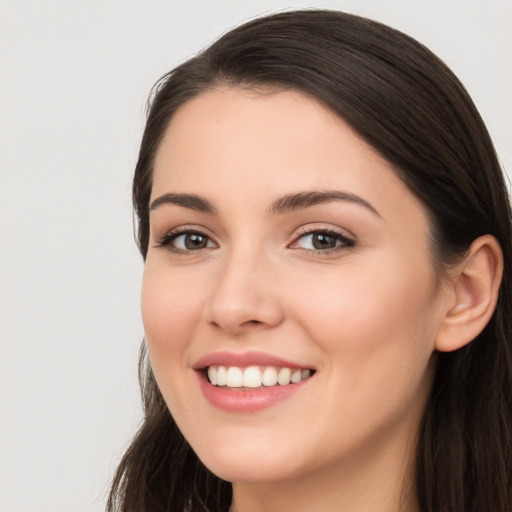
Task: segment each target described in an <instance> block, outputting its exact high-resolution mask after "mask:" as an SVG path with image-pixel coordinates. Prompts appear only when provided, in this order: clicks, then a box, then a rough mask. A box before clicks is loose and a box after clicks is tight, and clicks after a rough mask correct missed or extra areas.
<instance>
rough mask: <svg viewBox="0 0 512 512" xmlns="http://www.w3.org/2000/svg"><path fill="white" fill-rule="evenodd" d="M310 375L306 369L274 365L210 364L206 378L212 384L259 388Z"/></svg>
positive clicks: (298, 379)
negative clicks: (240, 365) (243, 366)
mask: <svg viewBox="0 0 512 512" xmlns="http://www.w3.org/2000/svg"><path fill="white" fill-rule="evenodd" d="M310 375H311V371H310V370H308V369H300V368H298V369H295V368H285V367H283V368H276V367H275V366H263V367H261V366H248V367H246V368H240V367H238V366H222V365H212V366H209V367H208V379H209V380H210V382H211V383H212V384H213V385H214V386H227V387H228V388H242V387H244V388H259V387H261V386H275V385H277V384H279V385H280V386H286V385H287V384H290V383H291V384H296V383H297V382H300V381H301V380H304V379H307V378H308V377H309V376H310Z"/></svg>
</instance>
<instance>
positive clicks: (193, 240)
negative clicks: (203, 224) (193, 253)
mask: <svg viewBox="0 0 512 512" xmlns="http://www.w3.org/2000/svg"><path fill="white" fill-rule="evenodd" d="M185 247H186V248H187V249H203V248H204V247H206V237H204V236H202V235H194V234H191V235H188V236H187V237H186V238H185Z"/></svg>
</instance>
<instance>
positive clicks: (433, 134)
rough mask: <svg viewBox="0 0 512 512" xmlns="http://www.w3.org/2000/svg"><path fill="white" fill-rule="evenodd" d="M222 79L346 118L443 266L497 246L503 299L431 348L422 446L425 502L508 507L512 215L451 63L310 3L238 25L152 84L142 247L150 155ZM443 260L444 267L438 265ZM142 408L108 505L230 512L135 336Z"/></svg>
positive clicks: (436, 506) (142, 160) (472, 508)
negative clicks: (295, 93) (485, 241)
mask: <svg viewBox="0 0 512 512" xmlns="http://www.w3.org/2000/svg"><path fill="white" fill-rule="evenodd" d="M219 84H227V85H232V86H236V87H249V88H251V87H258V86H267V87H268V86H274V87H281V88H292V89H296V90H299V91H302V92H305V93H307V94H309V95H310V96H312V97H314V98H316V99H317V100H318V101H320V102H322V103H323V104H324V105H326V106H327V107H328V108H330V109H331V110H332V111H333V112H335V113H336V114H338V115H339V116H340V117H342V118H343V119H344V120H345V121H346V122H348V123H349V124H350V125H351V126H352V128H353V129H354V130H355V131H356V132H357V133H358V134H359V135H360V136H361V137H363V138H364V139H365V140H366V142H368V143H369V144H370V145H371V146H373V147H374V148H375V149H376V150H377V151H378V152H379V153H380V154H381V155H382V156H383V157H384V158H385V159H386V160H387V161H389V162H390V163H391V164H392V165H393V166H394V168H395V170H396V172H397V174H398V175H399V176H400V178H401V179H402V180H403V181H404V183H405V184H406V185H407V186H408V187H409V189H410V190H411V191H412V193H414V194H415V195H416V196H417V197H418V198H419V200H420V201H421V202H422V203H423V204H424V206H425V207H426V209H427V211H428V213H429V216H430V221H431V238H432V245H433V248H434V252H435V255H436V261H437V262H438V264H439V268H440V269H442V268H443V265H444V264H447V263H449V262H451V261H453V260H454V259H456V258H459V257H460V256H461V255H462V254H464V252H465V251H466V250H467V248H468V247H469V245H470V244H471V242H472V241H473V240H474V239H475V238H477V237H478V236H480V235H483V234H486V233H489V234H492V235H494V236H495V237H496V238H497V239H498V241H499V243H500V244H501V247H502V250H503V253H504V259H505V271H504V275H503V281H502V285H501V289H500V296H499V300H498V305H497V307H496V310H495V312H494V315H493V317H492V319H491V320H490V322H489V324H488V325H487V327H486V328H485V329H484V331H483V332H482V333H481V334H480V335H479V336H478V337H477V338H476V339H475V340H473V341H472V342H471V343H470V344H469V345H467V346H466V347H464V348H462V349H459V350H457V351H455V352H452V353H440V354H438V363H437V370H436V375H435V380H434V384H433V389H432V393H431V396H430V400H429V402H428V405H427V408H426V411H425V415H424V418H423V422H422V426H421V432H420V439H419V443H418V447H417V460H416V479H415V492H416V494H417V496H418V500H419V503H420V509H421V511H422V512H448V511H449V512H484V511H485V512H506V511H510V510H511V509H512V336H511V334H512V326H511V322H512V300H511V293H512V288H511V284H512V283H511V268H510V263H511V261H512V259H511V258H512V238H511V213H510V206H509V201H508V197H507V190H506V185H505V183H504V178H503V173H502V171H501V168H500V165H499V162H498V159H497V157H496V154H495V151H494V148H493V145H492V142H491V139H490V137H489V134H488V132H487V130H486V128H485V125H484V123H483V121H482V119H481V117H480V115H479V113H478V111H477V109H476V107H475V106H474V104H473V102H472V101H471V99H470V98H469V96H468V94H467V92H466V91H465V89H464V87H463V86H462V85H461V83H460V82H459V81H458V80H457V78H456V77H455V76H454V75H453V73H452V72H451V71H450V70H449V69H448V68H447V67H446V65H444V64H443V63H442V62H441V61H440V60H439V59H438V58H437V57H436V56H434V55H433V54H432V53H431V52H430V51H429V50H428V49H426V48H425V47H423V46H422V45H421V44H419V43H418V42H416V41H415V40H414V39H412V38H410V37H408V36H406V35H404V34H403V33H401V32H398V31H396V30H394V29H391V28H389V27H387V26H385V25H382V24H380V23H377V22H374V21H370V20H367V19H364V18H361V17H357V16H353V15H348V14H344V13H341V12H334V11H324V10H305V11H294V12H285V13H280V14H275V15H271V16H267V17H264V18H260V19H257V20H254V21H251V22H249V23H246V24H245V25H242V26H240V27H238V28H236V29H234V30H232V31H231V32H229V33H227V34H226V35H224V36H223V37H222V38H221V39H219V40H218V41H217V42H216V43H214V44H213V45H212V46H211V47H209V48H208V49H206V50H205V51H203V52H201V53H200V54H199V55H198V56H196V57H194V58H192V59H191V60H189V61H187V62H186V63H184V64H182V65H181V66H179V67H178V68H176V69H175V70H173V71H171V72H170V73H168V74H167V75H165V76H164V77H163V78H162V79H161V80H160V81H159V82H158V84H157V85H156V87H155V89H154V91H153V95H152V98H151V100H150V104H149V109H148V118H147V124H146V128H145V131H144V136H143V139H142V144H141V148H140V154H139V160H138V163H137V167H136V170H135V177H134V181H133V203H134V208H135V213H136V215H137V219H138V232H137V241H138V245H139V249H140V251H141V253H142V255H143V257H145V256H146V253H147V248H148V239H149V211H148V206H149V197H150V194H151V186H152V169H153V159H154V156H155V152H156V150H157V148H158V145H159V143H160V141H161V139H162V136H163V134H164V131H165V129H166V127H167V125H168V124H169V121H170V119H171V118H172V116H173V114H174V113H175V112H176V110H177V109H178V108H179V107H180V106H182V105H183V104H184V103H186V102H187V101H188V100H190V99H191V98H193V97H195V96H197V95H198V94H201V93H202V92H204V91H206V90H208V89H210V88H213V87H216V86H218V85H219ZM440 271H441V270H440ZM140 380H141V388H142V397H143V402H144V420H143V423H142V426H141V428H140V430H139V432H138V433H137V435H136V436H135V438H134V440H133V442H132V444H131V446H130V447H129V448H128V450H127V452H126V454H125V455H124V457H123V459H122V461H121V463H120V465H119V467H118V470H117V473H116V475H115V477H114V481H113V485H112V489H111V493H110V496H109V501H108V509H109V510H112V511H114V510H116V511H117V510H122V511H124V512H144V511H146V512H159V511H173V512H185V511H191V512H196V511H209V512H222V511H227V510H228V508H229V505H230V502H231V485H230V484H229V483H228V482H225V481H222V480H220V479H219V478H217V477H216V476H215V475H213V474H212V473H211V472H210V471H209V470H208V469H207V468H205V467H204V466H203V464H202V463H201V462H200V461H199V459H198V458H197V456H196V455H195V454H194V452H193V451H192V450H191V448H190V446H189V445H188V443H187V442H186V440H185V439H184V438H183V436H182V434H181V433H180V431H179V430H178V428H177V426H176V424H175V423H174V421H173V419H172V416H171V414H170V413H169V411H168V409H167V407H166V405H165V403H164V401H163V398H162V396H161V394H160V392H159V390H158V388H157V385H156V383H155V380H154V378H153V375H152V372H151V368H150V366H149V363H148V361H147V357H146V354H145V348H144V345H143V347H142V350H141V359H140Z"/></svg>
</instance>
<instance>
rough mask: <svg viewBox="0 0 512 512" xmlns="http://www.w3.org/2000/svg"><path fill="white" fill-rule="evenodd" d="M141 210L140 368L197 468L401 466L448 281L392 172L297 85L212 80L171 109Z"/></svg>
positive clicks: (286, 475)
mask: <svg viewBox="0 0 512 512" xmlns="http://www.w3.org/2000/svg"><path fill="white" fill-rule="evenodd" d="M151 204H152V206H151V213H150V227H151V239H150V245H149V250H148V254H147V260H146V266H145V271H144V280H143V290H142V314H143V320H144V326H145V332H146V338H147V343H148V348H149V354H150V359H151V364H152V367H153V371H154V374H155V377H156V380H157V382H158V385H159V387H160V390H161V391H162V394H163V396H164V398H165V400H166V403H167V405H168V406H169V409H170V410H171V412H172V415H173V416H174V418H175V420H176V422H177V424H178V426H179V428H180V429H181V431H182V432H183V434H184V436H185V437H186V439H187V440H188V441H189V442H190V444H191V445H192V447H193V449H194V450H195V451H196V453H197V454H198V456H199V457H200V458H201V460H202V461H203V462H204V463H205V465H206V466H207V467H209V468H210V469H211V470H212V471H213V472H214V473H216V474H217V475H219V476H220V477H221V478H224V479H226V480H230V481H235V482H238V481H247V482H250V481H253V482H274V481H280V480H289V479H294V478H304V477H307V476H309V475H317V476H319V475H322V474H323V473H325V471H326V470H327V471H329V472H330V473H331V474H332V472H333V471H334V472H337V471H339V473H340V474H343V472H346V471H349V470H350V468H351V469H352V470H353V469H354V468H355V467H359V468H360V467H362V465H364V464H369V463H370V461H375V460H377V459H378V460H381V461H382V463H383V464H385V465H389V466H390V467H392V466H393V465H394V467H396V466H397V464H398V466H400V465H401V464H403V462H404V461H405V459H406V458H407V457H406V455H405V454H406V453H407V450H408V446H409V443H411V444H413V443H414V437H415V434H416V431H417V429H418V424H419V421H420V418H421V416H422V413H423V410H424V407H425V403H426V399H427V396H428V393H429V390H430V386H431V374H432V371H431V370H432V368H431V367H432V362H431V360H432V353H433V350H434V343H435V338H436V333H437V330H438V327H439V325H440V322H441V318H442V310H443V307H442V302H443V298H442V293H443V292H442V289H441V288H440V287H439V286H438V285H437V284H436V283H437V280H436V273H435V270H434V265H433V263H432V258H431V254H430V251H429V224H428V220H427V216H426V214H425V211H424V209H423V208H422V206H421V205H420V203H419V201H418V200H417V199H416V198H415V197H414V196H413V195H412V194H411V193H410V192H409V191H408V189H407V188H406V187H405V186H404V185H403V183H402V182H401V181H400V180H399V179H398V178H397V176H396V175H395V173H394V172H393V170H392V169H391V167H390V166H389V165H388V164H387V163H386V162H385V161H384V160H383V159H382V158H381V157H380V156H378V155H377V154H376V153H375V152H374V151H373V150H372V149H371V148H370V147H369V146H368V145H367V144H366V143H365V142H363V141H362V140H361V139H360V138H359V137H358V136H357V135H355V134H354V133H353V132H352V131H351V129H350V128H349V127H348V126H347V125H346V124H345V123H344V122H343V121H342V120H340V119H339V118H337V117H336V116H334V115H333V114H332V113H330V112H329V111H328V110H326V109H325V108H323V107H322V106H321V105H320V104H319V103H317V102H316V101H314V100H312V99H311V98H309V97H307V96H305V95H303V94H301V93H299V92H293V91H282V92H270V91H267V92H262V91H260V92H254V91H247V90H239V89H232V88H218V89H215V90H213V91H209V92H206V93H203V94H202V95H200V96H198V97H197V98H195V99H193V100H191V101H190V102H188V103H187V104H185V105H184V106H183V107H182V108H181V109H180V110H179V111H178V113H177V114H176V115H175V116H174V118H173V119H172V121H171V123H170V125H169V127H168V130H167V132H166V134H165V137H164V139H163V141H162V143H161V145H160V147H159V149H158V152H157V155H156V160H155V166H154V182H153V189H152V195H151ZM208 369H209V372H210V376H211V379H212V380H213V381H214V383H215V382H217V384H216V385H214V384H212V383H210V382H209V381H208V378H207V372H208ZM290 378H291V379H292V382H291V383H289V384H288V382H290ZM244 379H245V380H244ZM276 379H278V382H277V383H276ZM296 381H300V382H296ZM279 382H281V384H280V383H279ZM380 469H381V470H382V467H381V468H380Z"/></svg>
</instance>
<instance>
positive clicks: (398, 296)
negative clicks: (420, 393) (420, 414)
mask: <svg viewBox="0 0 512 512" xmlns="http://www.w3.org/2000/svg"><path fill="white" fill-rule="evenodd" d="M379 263H380V265H377V266H376V265H373V266H367V267H366V266H364V267H360V268H349V267H347V268H345V269H343V272H339V273H338V275H337V276H336V275H332V276H331V278H330V279H326V280H325V284H323V283H322V280H321V279H320V280H319V279H318V276H316V277H317V279H315V280H314V281H312V282H311V283H310V286H309V287H308V288H309V293H308V294H307V295H305V294H304V293H303V294H295V296H296V297H298V300H301V301H302V302H301V303H297V311H299V310H301V311H303V314H302V315H300V316H301V322H302V324H303V326H304V329H306V330H308V331H309V333H310V336H311V338H312V339H314V340H315V341H316V343H317V344H318V345H319V346H320V348H321V349H323V351H324V352H325V353H326V354H328V355H329V356H331V357H330V358H328V359H327V360H328V361H330V364H332V365H333V367H334V371H338V369H339V371H340V372H342V373H343V377H344V378H346V379H347V381H349V383H350V384H349V385H351V386H356V385H358V384H357V383H359V382H361V378H360V376H361V375H362V374H365V375H366V374H372V375H373V376H374V377H379V376H380V377H381V378H382V379H383V380H385V379H387V378H391V379H392V380H396V379H398V378H402V379H409V378H410V377H411V375H415V374H417V372H420V373H421V370H422V369H424V368H425V367H426V366H427V365H428V361H429V359H430V356H431V354H432V352H433V344H434V337H435V321H434V318H433V317H434V315H433V311H434V309H433V308H434V306H435V299H434V296H433V280H432V272H431V270H430V267H429V266H428V265H425V266H424V267H419V268H418V267H412V266H411V265H410V264H409V267H407V266H406V265H401V264H400V262H399V261H386V260H385V259H384V258H383V259H381V260H380V261H379ZM298 316H299V315H298ZM372 378H373V377H372Z"/></svg>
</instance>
